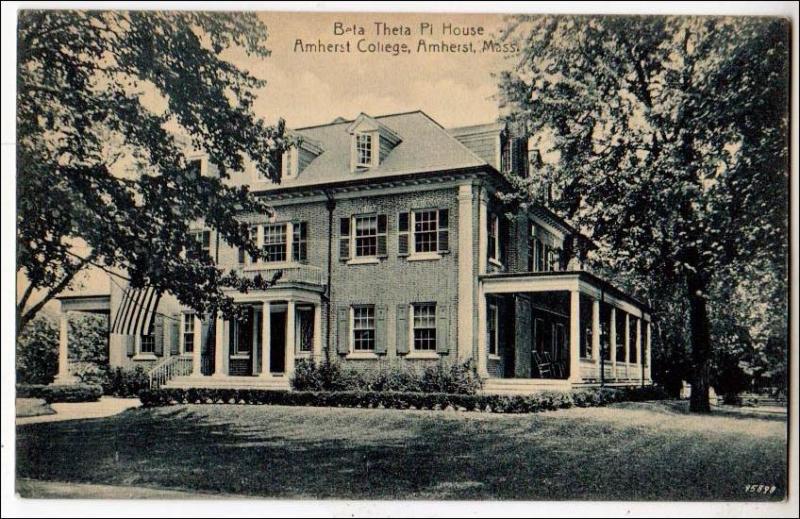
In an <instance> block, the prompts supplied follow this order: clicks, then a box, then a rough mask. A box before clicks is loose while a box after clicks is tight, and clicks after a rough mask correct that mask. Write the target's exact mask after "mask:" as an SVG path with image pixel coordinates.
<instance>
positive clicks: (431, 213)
mask: <svg viewBox="0 0 800 519" xmlns="http://www.w3.org/2000/svg"><path fill="white" fill-rule="evenodd" d="M438 216H439V211H437V210H425V211H414V252H436V251H438V250H439V244H438V241H437V237H438V234H439V218H438Z"/></svg>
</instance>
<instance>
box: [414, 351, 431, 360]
mask: <svg viewBox="0 0 800 519" xmlns="http://www.w3.org/2000/svg"><path fill="white" fill-rule="evenodd" d="M406 358H407V359H411V360H439V354H438V353H436V352H435V351H412V352H411V353H409V354H408V355H406Z"/></svg>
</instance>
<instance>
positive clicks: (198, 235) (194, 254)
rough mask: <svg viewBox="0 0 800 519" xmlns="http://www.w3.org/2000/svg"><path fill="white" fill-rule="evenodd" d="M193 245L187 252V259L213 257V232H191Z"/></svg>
mask: <svg viewBox="0 0 800 519" xmlns="http://www.w3.org/2000/svg"><path fill="white" fill-rule="evenodd" d="M189 238H190V240H191V242H192V244H191V245H190V246H189V248H188V249H187V250H186V258H187V259H190V260H195V259H200V258H202V257H210V256H211V231H206V230H203V231H190V232H189Z"/></svg>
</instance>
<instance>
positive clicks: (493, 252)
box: [487, 216, 500, 261]
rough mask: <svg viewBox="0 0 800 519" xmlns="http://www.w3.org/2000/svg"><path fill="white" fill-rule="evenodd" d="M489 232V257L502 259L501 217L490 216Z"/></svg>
mask: <svg viewBox="0 0 800 519" xmlns="http://www.w3.org/2000/svg"><path fill="white" fill-rule="evenodd" d="M487 234H488V236H489V244H488V245H489V257H490V258H491V259H494V260H497V261H500V240H499V234H500V218H498V217H497V216H492V217H491V218H489V228H488V233H487Z"/></svg>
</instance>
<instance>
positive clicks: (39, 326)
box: [15, 314, 58, 384]
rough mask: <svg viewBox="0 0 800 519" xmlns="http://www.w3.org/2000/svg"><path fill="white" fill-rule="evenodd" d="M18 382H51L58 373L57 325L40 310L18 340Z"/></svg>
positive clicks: (16, 357)
mask: <svg viewBox="0 0 800 519" xmlns="http://www.w3.org/2000/svg"><path fill="white" fill-rule="evenodd" d="M16 346H17V347H16V355H15V360H16V371H17V384H49V383H51V382H52V381H53V379H54V378H55V376H56V373H58V325H57V324H56V323H55V322H54V321H53V320H52V319H50V318H49V317H47V315H45V314H40V315H38V316H37V317H36V318H35V319H33V320H32V321H31V322H30V325H29V326H28V327H26V328H25V329H24V330H22V331H21V332H20V333H19V335H18V337H17V343H16Z"/></svg>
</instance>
